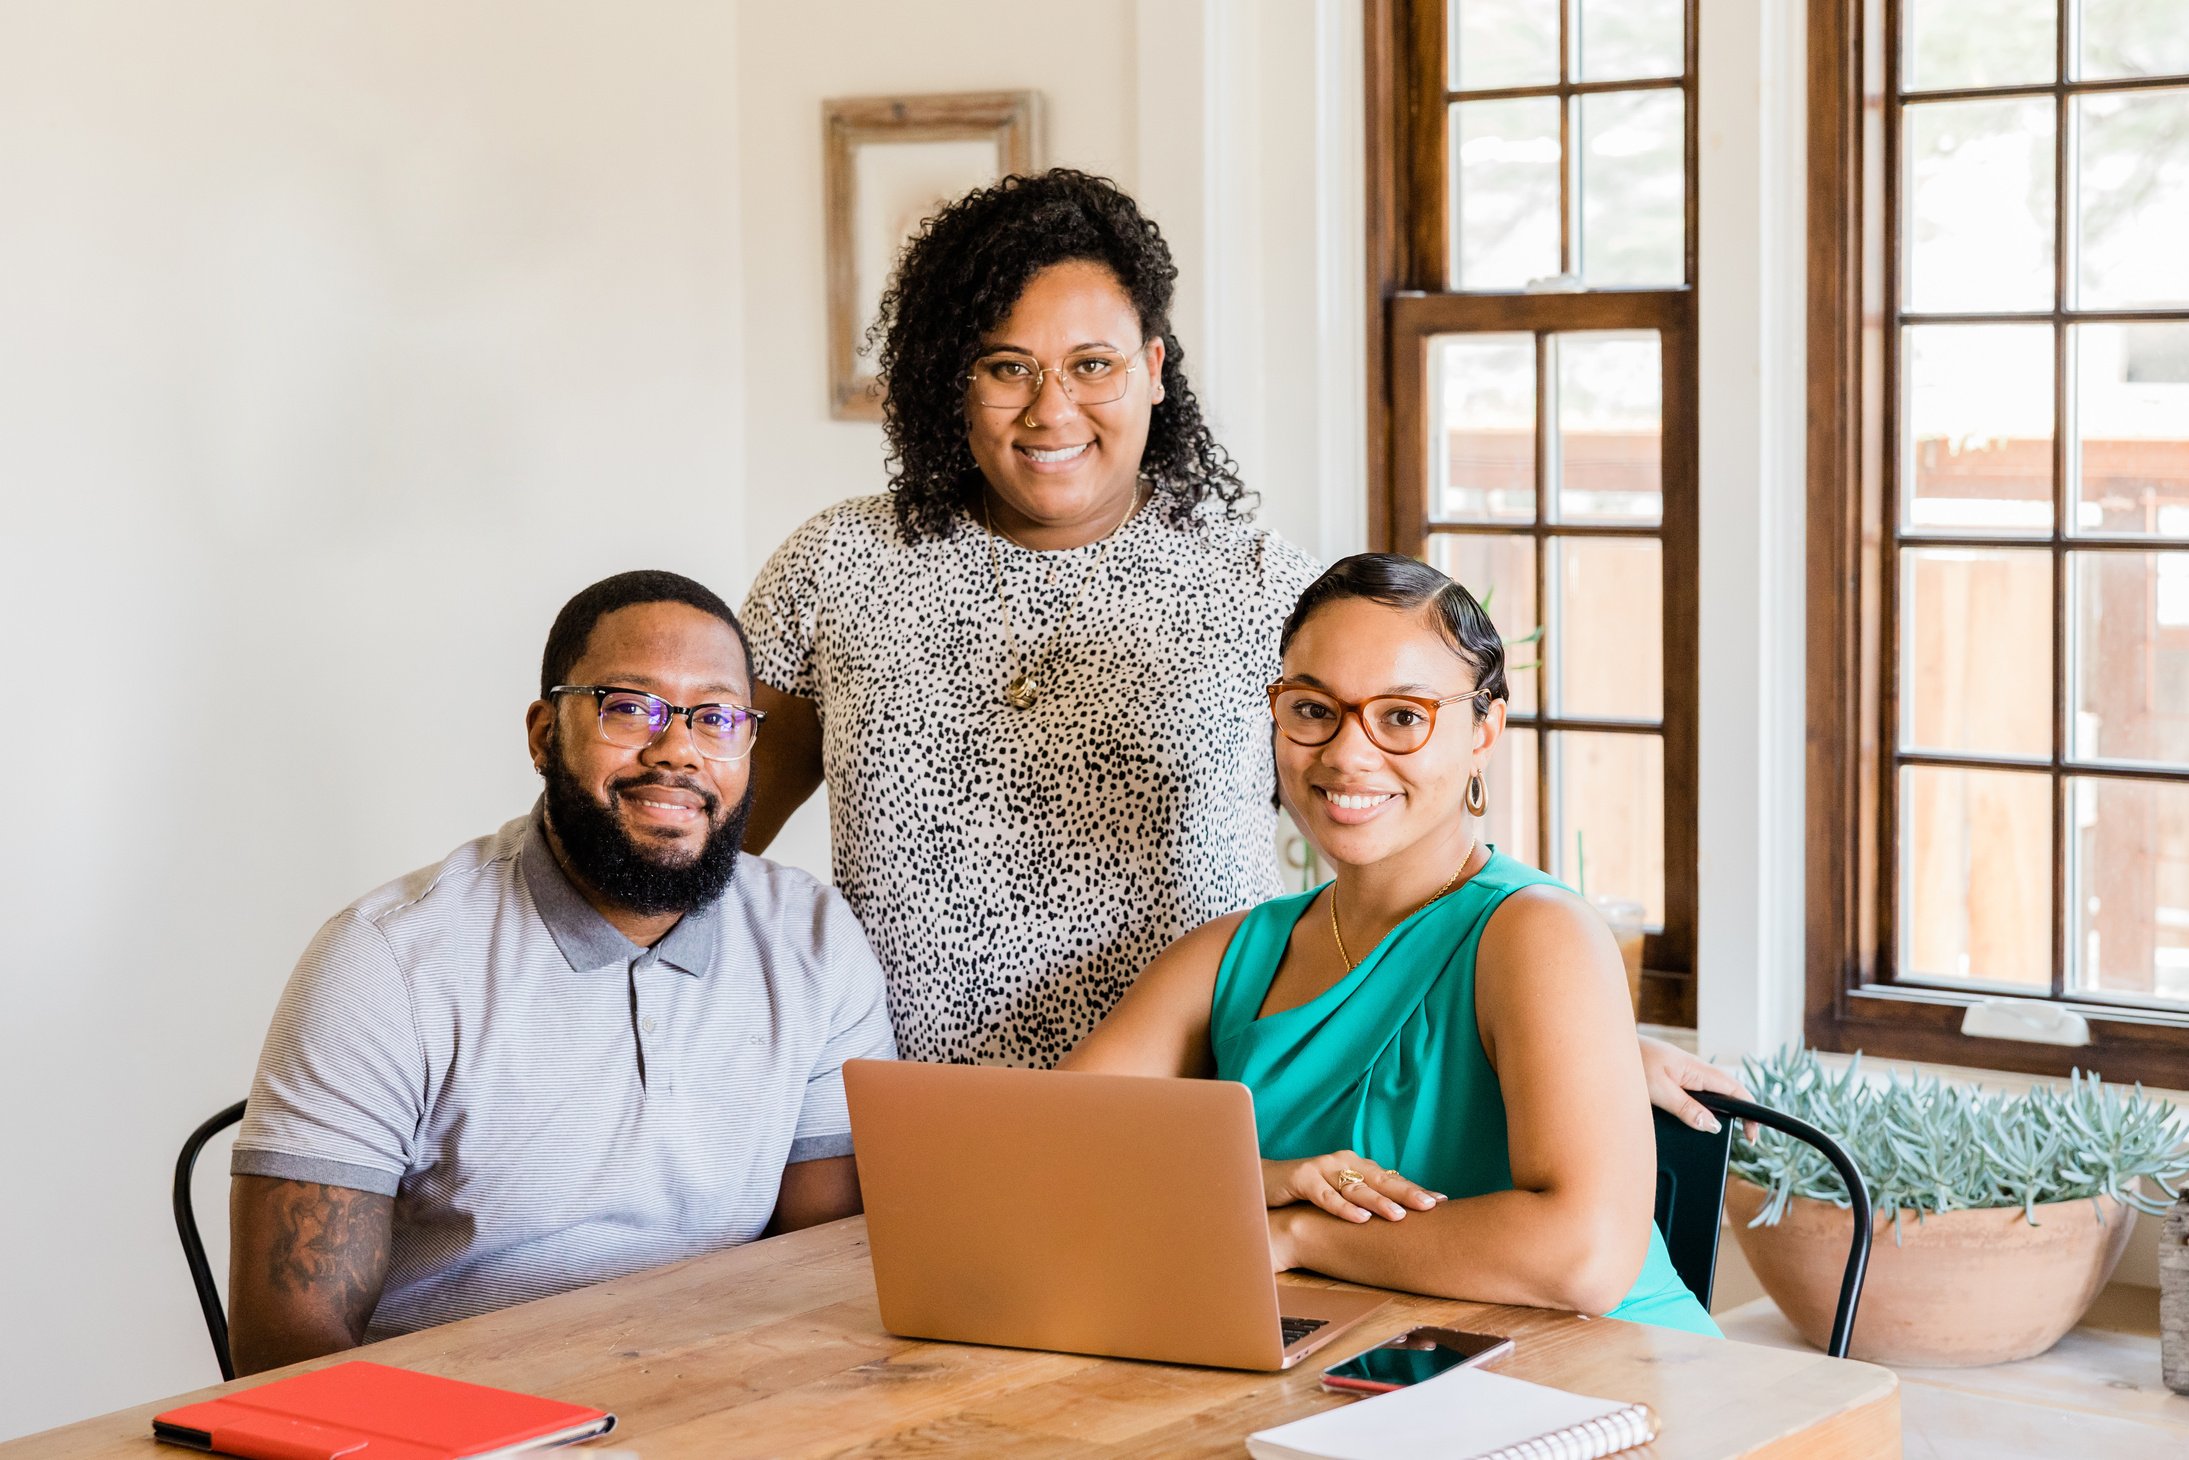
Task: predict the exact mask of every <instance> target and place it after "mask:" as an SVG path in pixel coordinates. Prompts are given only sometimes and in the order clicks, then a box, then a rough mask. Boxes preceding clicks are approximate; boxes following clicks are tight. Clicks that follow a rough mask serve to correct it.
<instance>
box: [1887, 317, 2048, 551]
mask: <svg viewBox="0 0 2189 1460" xmlns="http://www.w3.org/2000/svg"><path fill="white" fill-rule="evenodd" d="M1901 349H1902V351H1903V353H1902V355H1901V378H1902V381H1903V385H1902V390H1903V392H1904V396H1905V402H1904V405H1903V407H1902V409H1903V411H1904V412H1905V415H1904V417H1903V422H1904V423H1903V425H1902V426H1901V433H1902V440H1903V441H1904V442H1905V443H1906V445H1905V447H1904V448H1903V451H1902V455H1901V465H1900V491H1901V496H1902V501H1903V504H1904V505H1903V506H1902V509H1901V517H1902V520H1903V521H1904V522H1905V523H1906V524H1907V525H1908V526H1909V527H1910V528H1913V529H1916V530H1922V529H1926V528H1928V529H1930V530H1932V531H1935V532H1954V533H1972V532H1984V533H1991V532H1996V533H2002V534H2015V533H2042V534H2046V535H2050V533H2051V531H2052V326H2050V325H2048V324H2034V325H2031V324H1976V325H1937V324H1933V325H1912V326H1910V327H1909V328H1907V329H1906V330H1903V331H1902V332H1901Z"/></svg>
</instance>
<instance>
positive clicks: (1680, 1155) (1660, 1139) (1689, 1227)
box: [1656, 1110, 1733, 1308]
mask: <svg viewBox="0 0 2189 1460" xmlns="http://www.w3.org/2000/svg"><path fill="white" fill-rule="evenodd" d="M1656 1116H1657V1230H1658V1231H1660V1232H1662V1233H1663V1234H1664V1238H1665V1250H1666V1251H1667V1252H1669V1253H1670V1254H1671V1256H1672V1270H1673V1271H1674V1272H1677V1273H1678V1274H1679V1275H1680V1281H1681V1282H1683V1283H1686V1284H1687V1286H1688V1291H1690V1292H1692V1293H1693V1294H1694V1295H1695V1296H1696V1298H1697V1299H1698V1300H1699V1301H1700V1302H1701V1303H1702V1305H1703V1307H1705V1308H1708V1307H1709V1306H1710V1294H1711V1290H1712V1288H1713V1287H1714V1286H1715V1285H1716V1282H1717V1274H1718V1233H1719V1231H1720V1230H1721V1229H1722V1228H1723V1227H1724V1225H1725V1224H1724V1222H1723V1220H1722V1213H1723V1211H1724V1208H1725V1163H1726V1159H1727V1157H1729V1156H1730V1155H1731V1154H1732V1148H1733V1127H1732V1126H1730V1125H1727V1124H1726V1123H1725V1122H1723V1121H1720V1122H1719V1123H1718V1130H1717V1134H1715V1135H1713V1134H1711V1133H1710V1132H1708V1131H1699V1130H1697V1129H1695V1128H1694V1127H1693V1126H1691V1125H1688V1124H1687V1123H1686V1122H1684V1121H1682V1120H1679V1119H1678V1118H1677V1117H1674V1116H1671V1115H1668V1114H1666V1113H1665V1112H1664V1111H1662V1110H1659V1111H1657V1112H1656Z"/></svg>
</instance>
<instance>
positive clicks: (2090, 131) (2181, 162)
mask: <svg viewBox="0 0 2189 1460" xmlns="http://www.w3.org/2000/svg"><path fill="white" fill-rule="evenodd" d="M2181 24H2182V26H2183V28H2184V29H2189V17H2183V18H2182V21H2181ZM2073 106H2074V108H2075V129H2076V130H2075V133H2074V135H2075V137H2076V138H2077V143H2076V150H2075V155H2076V202H2077V208H2076V220H2075V222H2076V229H2077V234H2076V253H2075V262H2076V267H2075V278H2076V281H2077V284H2078V286H2079V292H2078V294H2077V296H2076V302H2077V303H2078V304H2079V305H2081V307H2083V308H2085V309H2146V308H2152V307H2160V306H2169V305H2183V304H2189V90H2181V91H2172V90H2169V91H2143V92H2114V93H2107V94H2101V95H2095V96H2078V97H2076V98H2075V100H2074V102H2073Z"/></svg>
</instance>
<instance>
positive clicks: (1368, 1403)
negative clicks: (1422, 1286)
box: [1247, 1369, 1657, 1460]
mask: <svg viewBox="0 0 2189 1460" xmlns="http://www.w3.org/2000/svg"><path fill="white" fill-rule="evenodd" d="M1655 1438H1657V1416H1656V1415H1654V1414H1652V1413H1651V1412H1650V1409H1649V1406H1648V1405H1646V1404H1627V1403H1624V1402H1622V1401H1620V1400H1616V1399H1592V1398H1590V1397H1589V1396H1588V1395H1585V1394H1569V1393H1567V1392H1566V1391H1565V1390H1563V1389H1552V1388H1549V1387H1547V1386H1545V1385H1542V1384H1530V1383H1528V1382H1527V1381H1526V1380H1525V1379H1514V1378H1510V1377H1508V1376H1506V1375H1504V1374H1492V1373H1490V1372H1489V1371H1488V1370H1485V1369H1453V1370H1451V1371H1450V1372H1449V1373H1444V1374H1439V1375H1438V1376H1437V1377H1436V1378H1434V1379H1427V1380H1424V1381H1423V1382H1421V1383H1419V1384H1414V1385H1411V1386H1409V1387H1407V1388H1405V1389H1397V1390H1393V1391H1392V1392H1391V1393H1389V1394H1378V1395H1376V1396H1375V1397H1373V1398H1371V1399H1362V1400H1358V1401H1356V1402H1355V1403H1352V1404H1345V1405H1340V1406H1339V1407H1338V1408H1336V1409H1326V1410H1324V1411H1323V1412H1322V1413H1321V1414H1315V1415H1309V1416H1308V1417H1307V1418H1306V1419H1302V1420H1294V1421H1293V1422H1292V1423H1291V1424H1288V1425H1279V1426H1278V1427H1277V1428H1276V1429H1273V1430H1263V1431H1261V1432H1260V1433H1259V1434H1254V1435H1249V1436H1248V1437H1247V1453H1248V1454H1249V1455H1252V1456H1253V1457H1254V1460H1408V1457H1410V1456H1415V1455H1420V1456H1435V1457H1437V1460H1597V1457H1598V1456H1602V1455H1616V1454H1618V1453H1619V1452H1620V1451H1621V1450H1628V1449H1632V1448H1633V1447H1634V1446H1636V1445H1646V1444H1648V1443H1649V1442H1650V1441H1651V1440H1654V1439H1655Z"/></svg>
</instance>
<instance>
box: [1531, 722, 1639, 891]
mask: <svg viewBox="0 0 2189 1460" xmlns="http://www.w3.org/2000/svg"><path fill="white" fill-rule="evenodd" d="M1548 739H1549V742H1550V755H1551V794H1552V796H1553V797H1554V798H1556V800H1557V803H1558V825H1559V839H1558V865H1557V866H1556V867H1549V868H1545V869H1544V870H1546V871H1548V872H1550V873H1551V875H1552V876H1554V877H1558V878H1560V879H1561V880H1563V881H1565V882H1567V883H1570V884H1571V885H1573V886H1574V887H1577V888H1579V889H1581V890H1582V891H1583V892H1585V893H1587V894H1588V895H1589V896H1591V897H1618V898H1628V899H1631V900H1632V901H1635V902H1638V903H1640V904H1641V905H1642V906H1643V907H1644V908H1645V909H1647V913H1646V916H1647V917H1648V919H1649V922H1650V926H1652V927H1662V926H1663V925H1664V920H1665V810H1664V807H1665V746H1664V742H1663V741H1662V740H1660V739H1658V738H1657V737H1656V736H1654V735H1578V734H1575V733H1574V732H1572V731H1570V730H1560V731H1553V732H1552V733H1551V734H1550V735H1549V736H1548Z"/></svg>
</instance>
